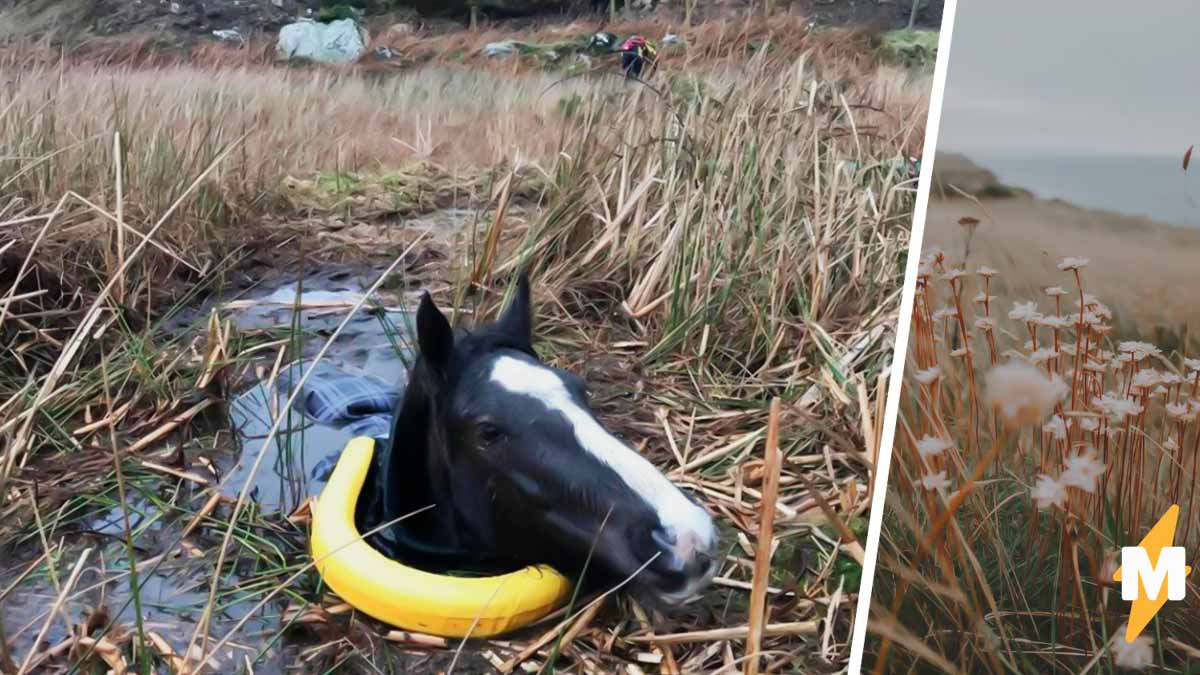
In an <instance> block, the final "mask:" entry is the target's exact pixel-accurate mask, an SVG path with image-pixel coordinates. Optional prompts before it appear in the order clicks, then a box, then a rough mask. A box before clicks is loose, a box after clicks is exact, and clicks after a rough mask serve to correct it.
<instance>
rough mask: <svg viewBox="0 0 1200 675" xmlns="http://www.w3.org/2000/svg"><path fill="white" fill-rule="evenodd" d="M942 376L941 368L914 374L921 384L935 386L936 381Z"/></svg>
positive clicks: (935, 367) (919, 371)
mask: <svg viewBox="0 0 1200 675" xmlns="http://www.w3.org/2000/svg"><path fill="white" fill-rule="evenodd" d="M941 376H942V370H941V368H938V367H937V366H934V367H932V368H930V369H928V370H918V371H917V372H915V373H913V377H915V378H916V380H917V382H920V383H921V384H933V382H934V380H936V379H938V378H939V377H941Z"/></svg>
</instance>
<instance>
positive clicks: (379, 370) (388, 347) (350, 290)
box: [218, 270, 413, 511]
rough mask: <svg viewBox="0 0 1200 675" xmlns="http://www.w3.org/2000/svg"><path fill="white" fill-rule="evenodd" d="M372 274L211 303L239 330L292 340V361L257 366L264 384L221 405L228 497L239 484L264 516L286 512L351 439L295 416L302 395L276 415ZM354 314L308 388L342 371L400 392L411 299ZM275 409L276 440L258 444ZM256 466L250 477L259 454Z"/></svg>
mask: <svg viewBox="0 0 1200 675" xmlns="http://www.w3.org/2000/svg"><path fill="white" fill-rule="evenodd" d="M375 274H376V273H354V272H351V271H348V270H334V271H326V272H323V273H321V274H316V275H309V276H307V277H306V278H305V279H304V281H303V284H302V285H297V284H295V283H294V282H289V283H286V284H284V285H280V286H277V287H274V288H266V289H263V290H260V291H256V292H253V293H250V294H248V295H247V296H246V297H244V298H240V299H238V300H234V301H230V302H224V303H219V305H218V306H219V307H221V308H223V309H224V310H225V311H224V312H223V314H224V315H226V316H229V317H230V318H232V319H233V321H234V323H235V324H236V325H237V326H238V328H239V329H241V330H279V331H289V332H292V333H293V334H294V336H293V347H294V348H295V351H296V352H298V356H299V358H298V359H297V360H296V361H293V362H291V363H289V364H286V365H283V366H281V367H279V368H278V372H275V364H274V363H270V362H264V363H262V364H260V368H259V370H260V371H264V373H265V375H266V378H265V379H264V380H262V381H259V382H257V383H255V384H254V385H252V386H251V387H250V388H249V389H247V390H246V391H244V392H243V393H242V394H240V395H239V396H238V397H237V398H236V399H234V401H233V402H232V403H231V405H230V416H231V422H232V428H233V430H234V432H235V439H236V444H237V446H238V447H239V450H240V451H239V453H238V457H237V461H236V463H234V464H233V465H232V466H231V467H229V469H228V473H229V475H228V477H227V478H226V479H225V480H224V481H223V483H224V486H225V487H226V489H227V490H230V491H232V493H233V494H236V492H237V491H238V490H240V489H241V488H242V486H243V485H245V484H246V483H247V482H248V481H249V482H250V483H251V484H252V485H253V488H252V489H253V492H252V494H253V495H254V497H255V501H256V502H257V503H258V504H259V505H261V506H262V507H263V508H264V509H268V510H282V511H291V510H292V509H294V508H295V507H297V506H298V505H299V504H301V503H302V502H303V501H304V500H305V499H307V498H308V496H310V495H313V494H316V492H317V491H319V489H320V485H321V483H322V482H323V479H324V477H326V476H327V475H328V469H329V468H331V466H332V463H333V461H334V460H336V457H337V455H338V453H339V452H340V451H341V449H342V447H344V446H345V444H346V442H347V441H349V440H350V439H351V438H352V437H353V436H355V435H356V432H357V431H359V430H358V429H357V428H356V427H354V426H349V427H347V426H344V425H343V426H334V425H327V424H321V423H318V422H317V421H314V420H313V419H311V418H310V417H308V416H306V415H305V414H304V405H303V399H304V397H298V398H297V400H296V403H295V404H294V405H292V406H291V407H290V408H287V407H285V405H286V403H287V399H288V396H289V395H290V394H291V393H292V391H293V387H294V386H295V385H296V384H299V382H300V380H301V379H302V377H303V376H304V374H305V373H306V372H307V371H308V370H309V369H310V368H312V367H313V365H314V364H313V359H314V358H315V357H316V356H317V355H318V353H319V352H320V351H321V350H322V348H323V347H324V346H325V344H326V342H328V338H329V337H330V336H332V335H333V333H334V332H335V331H336V330H337V327H338V325H339V324H340V323H341V322H342V321H343V320H344V318H345V316H346V314H347V312H349V311H350V310H351V309H353V306H354V305H355V304H356V303H357V302H358V301H359V300H360V299H361V297H362V294H363V293H364V292H365V291H366V288H367V287H368V286H369V285H370V284H371V282H372V281H373V280H374V278H375ZM381 300H383V301H384V302H385V303H386V304H384V305H380V304H378V303H371V304H370V305H368V306H366V307H365V308H364V309H361V310H359V311H358V312H357V313H356V314H355V315H354V316H353V317H352V318H351V319H350V321H349V322H348V323H347V324H346V327H345V328H344V329H343V330H342V332H341V334H340V335H339V336H338V338H337V339H336V340H334V341H333V342H332V343H330V344H329V347H328V348H327V349H326V350H325V354H324V356H323V357H322V359H321V361H320V363H319V364H317V370H316V371H315V372H314V375H313V376H311V377H310V379H309V381H308V384H310V385H311V384H313V383H314V381H315V380H316V379H318V378H319V376H321V375H322V374H324V373H330V372H333V373H337V372H340V373H343V374H348V375H353V376H359V377H362V378H364V379H370V380H372V381H373V383H374V384H375V385H376V386H378V387H379V388H380V389H391V390H393V391H394V392H396V393H397V395H398V393H399V392H400V391H402V390H403V386H404V383H405V381H406V375H407V369H408V364H409V363H411V361H412V359H413V349H412V346H411V343H412V341H411V339H410V336H411V335H412V329H411V326H412V315H411V312H410V310H409V306H410V298H409V297H399V298H395V297H393V298H386V297H384V298H381ZM280 411H282V419H281V421H280V426H279V429H278V431H277V433H276V434H275V435H274V436H273V437H271V440H270V441H269V442H267V443H266V447H265V448H264V441H266V439H267V438H268V435H269V432H270V431H271V427H272V425H273V424H274V421H275V419H276V417H277V416H279V414H280ZM260 452H263V453H264V456H263V460H262V463H261V467H260V469H259V470H258V472H257V474H256V475H255V476H254V477H253V479H251V476H250V474H251V469H252V467H253V464H254V461H255V459H256V457H257V456H258V453H260Z"/></svg>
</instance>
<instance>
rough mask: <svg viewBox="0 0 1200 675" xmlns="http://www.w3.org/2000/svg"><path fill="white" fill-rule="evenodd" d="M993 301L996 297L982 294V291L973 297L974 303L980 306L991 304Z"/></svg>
mask: <svg viewBox="0 0 1200 675" xmlns="http://www.w3.org/2000/svg"><path fill="white" fill-rule="evenodd" d="M995 299H996V296H994V295H988V294H987V293H984V292H983V291H980V292H979V295H976V296H975V302H978V303H979V304H981V305H982V304H985V303H989V302H992V301H993V300H995Z"/></svg>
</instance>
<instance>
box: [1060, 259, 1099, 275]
mask: <svg viewBox="0 0 1200 675" xmlns="http://www.w3.org/2000/svg"><path fill="white" fill-rule="evenodd" d="M1089 262H1091V260H1088V259H1087V258H1063V259H1062V262H1060V263H1058V269H1060V270H1062V271H1064V272H1066V271H1068V270H1077V269H1081V268H1084V267H1087V265H1088V263H1089Z"/></svg>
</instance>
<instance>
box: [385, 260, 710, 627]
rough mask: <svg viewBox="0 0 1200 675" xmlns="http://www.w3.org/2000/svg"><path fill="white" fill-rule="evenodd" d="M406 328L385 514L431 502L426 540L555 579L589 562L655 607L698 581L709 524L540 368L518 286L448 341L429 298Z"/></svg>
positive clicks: (705, 566)
mask: <svg viewBox="0 0 1200 675" xmlns="http://www.w3.org/2000/svg"><path fill="white" fill-rule="evenodd" d="M416 324H417V341H418V345H419V347H420V355H419V356H418V358H417V361H416V363H415V364H414V366H413V371H412V374H411V377H410V380H409V385H408V388H407V389H406V391H405V396H404V398H403V400H402V401H401V403H400V405H399V409H398V412H397V416H396V426H395V429H394V430H393V434H392V446H393V451H392V454H393V456H394V458H393V460H392V461H391V462H390V468H389V469H388V472H387V475H386V477H385V481H386V483H387V484H386V485H385V493H390V495H391V496H390V497H388V498H386V499H387V501H389V502H391V504H392V508H391V509H390V510H391V511H392V512H393V513H396V512H398V507H399V505H400V504H401V503H404V504H407V505H410V506H416V505H419V503H420V502H421V501H422V500H426V501H427V502H432V503H433V504H435V505H436V508H434V509H433V510H432V511H430V512H429V517H428V518H427V522H426V523H425V524H424V526H423V529H424V534H425V536H428V537H432V538H434V539H436V540H438V541H441V542H445V543H447V544H448V545H450V546H452V547H456V548H458V549H459V550H465V551H472V552H476V553H478V554H479V555H480V556H491V557H494V558H497V559H502V560H509V561H513V562H520V563H538V562H545V563H549V564H551V565H553V566H555V567H556V568H558V569H559V570H561V571H563V572H564V573H567V574H578V573H580V572H581V571H582V569H583V567H584V565H585V561H587V560H589V559H590V561H591V562H590V565H589V570H591V572H599V573H600V574H598V575H596V576H597V577H601V578H605V579H607V580H613V579H623V578H626V577H630V576H633V577H634V579H633V587H634V588H635V589H636V590H637V591H639V594H640V595H642V596H648V597H649V598H650V599H652V600H656V601H658V602H659V603H661V604H667V605H674V604H678V603H681V602H683V601H685V600H688V599H690V598H692V597H694V596H695V595H696V594H697V593H698V591H699V590H700V589H702V588H703V587H704V586H705V585H706V584H707V583H708V581H709V580H710V579H711V577H712V575H713V573H714V572H715V570H716V567H717V559H716V548H717V535H716V530H715V528H714V526H713V521H712V518H711V517H710V516H709V514H708V513H707V512H706V511H705V510H704V509H703V508H701V507H700V506H699V505H698V504H697V503H696V502H695V501H693V500H692V499H691V498H690V497H689V496H688V495H686V494H685V493H684V492H682V491H681V490H680V489H679V488H678V487H676V486H675V485H674V484H673V483H672V482H671V481H670V480H669V479H667V477H666V476H664V475H663V474H662V473H661V472H660V471H659V470H658V469H656V468H655V467H654V465H653V464H651V463H650V462H649V461H647V460H646V459H645V458H644V457H642V456H641V455H640V454H638V453H637V451H635V450H634V449H632V448H631V447H629V445H628V444H626V443H625V442H624V441H622V440H621V439H619V438H617V437H616V436H614V435H613V434H612V433H611V432H610V431H608V430H607V429H606V428H605V427H604V426H603V425H602V424H601V423H600V421H599V420H598V419H597V417H596V415H595V414H594V413H593V412H592V410H591V409H590V408H589V405H588V394H587V387H586V386H585V384H584V382H583V380H582V379H580V378H579V377H578V376H576V375H574V374H572V373H569V372H566V371H563V370H559V369H556V368H553V367H550V366H548V365H547V364H545V363H543V362H542V361H541V360H540V359H539V358H538V356H537V354H536V353H535V352H534V349H533V333H532V311H531V307H530V292H529V282H528V280H527V279H526V278H525V277H524V276H523V275H522V277H521V278H520V280H519V282H518V285H517V288H516V292H515V294H514V298H513V300H512V302H511V303H510V304H509V306H508V307H507V308H506V309H505V311H504V313H503V314H502V315H501V316H500V318H499V319H498V320H497V321H496V322H495V323H493V324H490V325H485V326H482V327H478V328H477V329H476V330H474V331H472V332H469V333H467V332H463V333H460V334H458V335H456V334H455V332H454V331H453V330H452V329H451V327H450V323H449V321H447V319H446V317H445V316H444V315H443V314H442V312H441V311H440V310H439V309H438V308H437V306H436V305H435V304H434V303H433V300H432V299H431V298H430V297H429V295H428V294H426V295H425V296H424V297H423V298H422V300H421V304H420V307H419V309H418V311H417V320H416ZM635 574H636V576H635ZM588 576H589V578H591V577H592V574H591V573H589V575H588Z"/></svg>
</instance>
